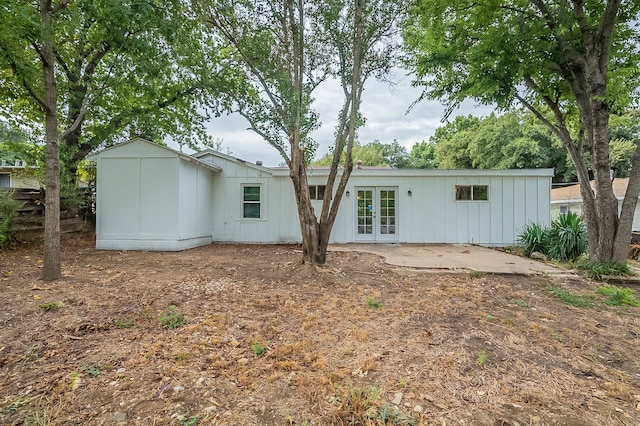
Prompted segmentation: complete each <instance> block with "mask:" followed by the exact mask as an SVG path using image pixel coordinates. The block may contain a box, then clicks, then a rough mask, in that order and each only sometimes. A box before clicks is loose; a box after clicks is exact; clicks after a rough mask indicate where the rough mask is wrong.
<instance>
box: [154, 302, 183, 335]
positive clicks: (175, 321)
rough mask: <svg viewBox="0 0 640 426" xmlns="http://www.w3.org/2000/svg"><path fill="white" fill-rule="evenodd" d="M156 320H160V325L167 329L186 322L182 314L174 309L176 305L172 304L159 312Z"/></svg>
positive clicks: (178, 326) (177, 326)
mask: <svg viewBox="0 0 640 426" xmlns="http://www.w3.org/2000/svg"><path fill="white" fill-rule="evenodd" d="M158 321H160V325H162V326H163V327H164V328H168V329H169V330H173V329H176V328H180V327H182V326H183V325H185V324H186V323H187V320H186V319H185V318H184V315H182V313H181V312H180V311H178V310H176V307H175V306H173V305H172V306H169V309H167V310H166V311H164V312H161V313H160V316H159V317H158Z"/></svg>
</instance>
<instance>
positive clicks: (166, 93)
mask: <svg viewBox="0 0 640 426" xmlns="http://www.w3.org/2000/svg"><path fill="white" fill-rule="evenodd" d="M183 6H184V4H183V2H182V1H181V0H168V1H160V0H131V1H129V2H126V3H122V2H120V1H116V0H104V1H100V2H95V1H91V0H63V1H57V2H54V1H51V0H39V1H35V2H34V1H29V0H16V1H13V2H10V3H7V4H6V5H3V6H2V7H0V21H2V22H3V29H1V30H0V88H1V89H2V90H0V114H2V116H4V117H5V118H7V119H12V120H14V121H18V122H20V123H22V124H26V125H28V126H29V127H31V128H33V129H35V130H36V137H37V136H38V134H39V129H42V128H43V127H44V129H45V131H44V133H45V135H46V158H47V160H46V179H45V180H46V181H45V186H46V191H47V192H46V213H45V256H44V268H43V277H44V278H45V279H56V278H59V277H60V253H59V241H60V236H59V191H60V187H61V185H60V183H61V182H60V172H61V167H60V166H61V165H62V166H63V170H65V169H66V170H67V171H68V173H65V174H64V176H66V177H68V181H67V183H72V182H74V178H75V170H76V166H77V163H78V161H79V160H80V159H82V158H83V157H84V156H85V155H86V154H87V153H88V152H90V151H91V150H93V149H95V148H96V147H98V146H99V145H101V144H108V143H110V142H113V141H114V140H118V139H119V138H121V137H123V136H124V135H127V134H136V135H140V134H142V135H148V134H149V133H151V134H153V135H155V136H156V137H161V136H164V135H167V134H169V135H179V134H183V135H185V137H186V139H187V142H188V141H189V137H190V136H192V135H194V134H197V133H198V130H202V129H203V120H204V119H206V116H207V112H208V111H210V110H211V109H207V108H206V107H207V106H209V107H216V106H219V105H218V104H217V99H219V98H218V97H217V96H215V95H212V92H213V93H214V94H217V93H219V92H220V91H221V90H227V87H223V88H220V87H219V83H220V82H221V81H224V82H227V81H231V82H232V83H230V85H231V86H233V81H235V80H234V79H233V78H227V77H228V74H233V72H234V71H233V69H231V68H229V67H224V66H221V65H220V60H219V59H220V58H221V57H222V56H224V51H223V50H221V51H220V52H219V55H213V54H212V53H211V52H213V51H216V52H217V50H215V49H211V48H208V49H204V46H208V43H210V42H211V39H209V38H204V39H203V38H201V37H200V36H201V35H202V34H203V33H202V32H199V28H200V27H199V26H198V25H197V23H198V21H196V20H194V19H192V17H189V16H188V15H187V13H186V12H187V10H186V9H185V8H184V7H183ZM208 47H210V46H208ZM204 51H208V52H209V53H207V54H206V55H205V54H204ZM227 72H228V74H227ZM205 94H206V95H205ZM198 95H202V96H198ZM205 101H206V102H205ZM200 106H202V107H203V108H205V109H204V112H205V114H201V113H200V111H201V110H199V108H200ZM125 137H126V136H125ZM61 154H62V155H61ZM61 160H63V161H61ZM64 166H66V167H64ZM63 183H64V182H63Z"/></svg>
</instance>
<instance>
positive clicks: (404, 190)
mask: <svg viewBox="0 0 640 426" xmlns="http://www.w3.org/2000/svg"><path fill="white" fill-rule="evenodd" d="M367 172H368V171H367V170H361V171H359V170H356V171H354V173H353V174H352V175H351V178H350V179H349V185H348V186H347V190H348V191H349V192H350V194H351V195H350V196H349V197H344V198H343V200H342V205H341V206H340V210H339V213H338V218H337V219H336V226H335V227H334V230H333V232H332V234H331V241H332V242H336V243H347V242H352V241H354V237H355V233H356V218H355V215H356V213H355V212H356V202H357V199H356V197H355V196H354V194H356V192H355V191H356V188H358V187H381V188H388V187H396V188H397V201H396V203H397V204H396V209H397V219H396V223H397V227H398V228H397V232H398V238H397V240H396V241H397V242H402V243H474V244H481V245H487V246H506V245H511V244H514V243H515V242H516V239H517V235H518V233H519V231H520V230H521V229H522V228H523V227H524V225H525V224H526V223H528V222H537V223H541V224H548V223H549V221H550V190H551V174H550V171H547V176H542V173H541V172H539V173H538V174H540V176H535V175H534V176H526V175H523V176H510V175H509V174H508V172H511V173H513V172H514V171H508V172H506V171H497V172H496V171H494V172H493V173H496V174H497V176H492V175H490V174H489V173H488V172H487V171H476V170H456V171H407V173H406V174H405V175H402V176H384V177H383V176H379V175H380V174H381V172H382V173H384V171H376V174H377V175H378V176H371V175H370V173H371V172H369V173H367ZM395 172H396V173H401V171H395ZM523 174H524V173H523ZM310 184H314V181H313V180H312V179H310ZM456 185H488V187H489V200H488V201H456V200H455V186H456ZM409 191H411V196H409V194H408V192H409Z"/></svg>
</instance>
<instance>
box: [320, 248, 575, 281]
mask: <svg viewBox="0 0 640 426" xmlns="http://www.w3.org/2000/svg"><path fill="white" fill-rule="evenodd" d="M329 251H359V252H365V253H373V254H377V255H380V256H383V257H384V258H385V261H386V263H388V264H389V265H394V266H401V267H407V268H417V269H421V270H426V271H433V272H436V271H437V272H443V271H447V272H456V271H459V272H469V271H473V270H475V271H482V272H486V273H499V274H521V275H535V274H550V275H561V274H566V271H565V270H563V269H560V268H556V267H555V266H552V265H548V264H546V263H543V262H539V261H536V260H532V259H527V258H524V257H520V256H515V255H512V254H509V253H505V252H502V251H500V250H494V249H490V248H486V247H481V246H475V245H467V244H332V245H330V246H329Z"/></svg>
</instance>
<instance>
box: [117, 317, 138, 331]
mask: <svg viewBox="0 0 640 426" xmlns="http://www.w3.org/2000/svg"><path fill="white" fill-rule="evenodd" d="M113 323H114V324H115V326H116V327H118V328H120V329H125V328H131V327H133V326H134V325H135V324H136V322H135V320H133V319H129V320H127V319H123V318H116V319H114V320H113Z"/></svg>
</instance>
